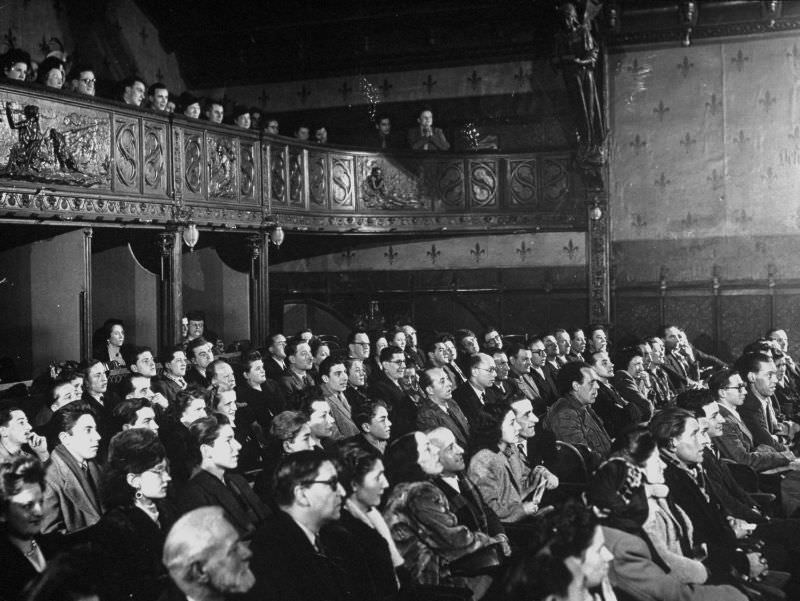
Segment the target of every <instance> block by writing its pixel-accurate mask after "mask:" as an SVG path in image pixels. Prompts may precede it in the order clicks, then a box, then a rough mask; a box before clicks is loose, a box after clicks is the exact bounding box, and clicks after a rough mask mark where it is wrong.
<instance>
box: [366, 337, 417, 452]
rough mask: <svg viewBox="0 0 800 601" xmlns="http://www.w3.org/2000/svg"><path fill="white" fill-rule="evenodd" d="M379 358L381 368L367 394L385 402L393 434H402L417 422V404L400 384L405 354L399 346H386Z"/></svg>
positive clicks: (404, 364) (404, 365)
mask: <svg viewBox="0 0 800 601" xmlns="http://www.w3.org/2000/svg"><path fill="white" fill-rule="evenodd" d="M380 360H381V367H382V369H381V370H380V372H379V374H378V375H377V376H376V377H375V379H374V380H373V381H372V383H371V384H370V386H369V389H368V391H367V394H368V395H369V397H370V398H375V399H380V400H382V401H384V402H385V403H386V407H387V408H388V409H389V417H390V418H391V420H392V424H393V425H394V435H395V436H402V435H403V434H405V433H406V432H408V431H410V430H412V429H413V428H415V427H416V423H417V406H416V404H415V403H414V401H413V399H412V398H411V397H410V396H409V395H408V394H406V393H405V392H404V391H403V389H402V387H401V386H400V378H402V377H403V371H404V370H405V367H406V356H405V354H404V353H403V349H401V348H400V347H397V346H387V347H386V348H385V349H383V350H382V351H381V354H380Z"/></svg>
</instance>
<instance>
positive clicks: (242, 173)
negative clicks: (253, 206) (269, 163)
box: [239, 141, 259, 203]
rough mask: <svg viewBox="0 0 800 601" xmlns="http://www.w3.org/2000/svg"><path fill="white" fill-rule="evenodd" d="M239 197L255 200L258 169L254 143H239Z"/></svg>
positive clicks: (248, 200) (245, 199)
mask: <svg viewBox="0 0 800 601" xmlns="http://www.w3.org/2000/svg"><path fill="white" fill-rule="evenodd" d="M239 165H240V167H239V199H240V201H242V202H248V203H249V202H254V201H255V200H257V198H256V192H257V191H258V171H259V165H258V163H257V153H256V145H255V143H254V142H246V141H242V142H241V143H240V144H239Z"/></svg>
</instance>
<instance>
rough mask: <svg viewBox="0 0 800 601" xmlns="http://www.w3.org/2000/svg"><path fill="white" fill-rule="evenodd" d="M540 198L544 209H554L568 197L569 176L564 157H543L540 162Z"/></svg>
mask: <svg viewBox="0 0 800 601" xmlns="http://www.w3.org/2000/svg"><path fill="white" fill-rule="evenodd" d="M541 165H542V178H541V182H542V183H541V186H542V200H543V202H544V206H542V207H541V209H542V210H545V211H555V210H557V209H558V208H560V207H561V205H562V204H563V203H564V201H566V200H567V199H568V192H569V178H568V171H567V161H566V159H563V158H559V159H553V158H549V157H545V158H544V159H543V160H542V162H541Z"/></svg>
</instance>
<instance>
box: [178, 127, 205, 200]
mask: <svg viewBox="0 0 800 601" xmlns="http://www.w3.org/2000/svg"><path fill="white" fill-rule="evenodd" d="M183 148H184V151H183V153H184V159H185V160H184V172H183V181H184V183H185V184H186V190H187V191H188V192H191V193H193V194H195V195H200V194H202V191H203V137H202V135H200V134H194V133H192V134H189V133H187V134H186V135H185V137H184V146H183Z"/></svg>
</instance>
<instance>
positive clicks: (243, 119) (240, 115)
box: [233, 104, 252, 129]
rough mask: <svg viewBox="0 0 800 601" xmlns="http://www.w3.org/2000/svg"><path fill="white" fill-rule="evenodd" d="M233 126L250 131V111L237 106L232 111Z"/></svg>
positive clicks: (239, 105)
mask: <svg viewBox="0 0 800 601" xmlns="http://www.w3.org/2000/svg"><path fill="white" fill-rule="evenodd" d="M233 124H234V125H236V126H237V127H241V128H242V129H250V125H251V124H252V119H251V118H250V109H248V108H247V107H246V106H243V105H241V104H237V105H236V106H235V107H234V109H233Z"/></svg>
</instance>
